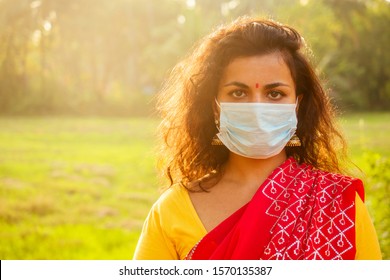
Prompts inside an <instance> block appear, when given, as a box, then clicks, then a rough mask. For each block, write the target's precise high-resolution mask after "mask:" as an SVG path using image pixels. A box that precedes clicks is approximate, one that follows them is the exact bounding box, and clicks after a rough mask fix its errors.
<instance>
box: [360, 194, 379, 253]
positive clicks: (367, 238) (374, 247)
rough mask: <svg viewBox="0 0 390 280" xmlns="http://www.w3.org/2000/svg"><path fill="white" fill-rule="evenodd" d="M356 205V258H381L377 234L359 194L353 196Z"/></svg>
mask: <svg viewBox="0 0 390 280" xmlns="http://www.w3.org/2000/svg"><path fill="white" fill-rule="evenodd" d="M355 205H356V218H355V223H356V224H355V230H356V255H355V259H356V260H381V259H382V254H381V251H380V247H379V242H378V238H377V234H376V232H375V228H374V225H373V223H372V221H371V218H370V216H369V213H368V211H367V208H366V206H365V205H364V203H363V201H362V200H361V198H360V196H359V195H356V198H355Z"/></svg>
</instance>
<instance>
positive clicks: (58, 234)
mask: <svg viewBox="0 0 390 280" xmlns="http://www.w3.org/2000/svg"><path fill="white" fill-rule="evenodd" d="M389 120H390V114H388V113H386V114H384V113H382V114H360V115H352V116H348V117H346V118H343V119H341V124H342V126H343V128H344V130H345V134H346V136H347V139H348V140H349V142H350V146H351V157H352V159H353V161H354V162H355V163H356V164H357V165H358V166H359V167H361V169H362V171H363V172H364V174H365V175H364V174H363V176H364V178H363V179H364V180H365V182H366V193H367V205H368V207H369V211H370V212H371V215H372V216H373V219H374V221H375V225H376V226H377V230H378V235H379V237H380V241H381V246H382V250H383V251H384V257H385V258H389V257H390V255H389V248H388V247H389V245H390V243H389V238H390V236H389V219H390V218H389V193H388V190H389V189H388V188H389V185H390V178H389V177H390V176H389V172H390V170H389V168H390V162H389V158H390V146H389V144H388V141H389V140H388V139H390V122H389ZM157 123H158V122H157V121H156V120H151V119H125V118H112V119H110V118H102V119H101V118H54V117H51V118H16V117H13V118H0V259H116V260H119V259H130V258H132V255H133V252H134V248H135V245H136V242H137V239H138V235H139V232H140V230H141V227H142V223H143V220H144V219H145V217H146V215H147V212H148V210H149V208H150V206H151V205H152V203H153V202H154V201H155V200H156V199H157V197H158V195H159V191H158V188H159V186H158V181H157V175H156V170H155V158H154V150H153V149H154V141H155V136H154V131H155V128H156V126H157ZM386 219H387V220H386ZM383 221H385V223H384V222H383ZM386 221H387V222H386ZM379 222H380V223H379Z"/></svg>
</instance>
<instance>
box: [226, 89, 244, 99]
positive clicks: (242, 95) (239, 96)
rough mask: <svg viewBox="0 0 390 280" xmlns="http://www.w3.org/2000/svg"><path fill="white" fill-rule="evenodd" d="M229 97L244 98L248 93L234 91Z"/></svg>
mask: <svg viewBox="0 0 390 280" xmlns="http://www.w3.org/2000/svg"><path fill="white" fill-rule="evenodd" d="M229 95H230V96H232V97H234V98H243V97H245V96H246V93H245V92H244V91H242V90H234V91H232V92H230V93H229Z"/></svg>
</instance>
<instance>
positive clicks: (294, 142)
mask: <svg viewBox="0 0 390 280" xmlns="http://www.w3.org/2000/svg"><path fill="white" fill-rule="evenodd" d="M301 145H302V144H301V140H300V139H299V137H298V136H297V135H296V134H294V135H293V136H292V137H291V139H290V140H289V141H288V142H287V144H286V147H300V146H301Z"/></svg>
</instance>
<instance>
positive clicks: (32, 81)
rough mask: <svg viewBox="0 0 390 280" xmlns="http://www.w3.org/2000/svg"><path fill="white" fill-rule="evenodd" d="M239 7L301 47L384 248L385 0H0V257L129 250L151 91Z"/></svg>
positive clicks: (146, 185)
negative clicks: (335, 113)
mask: <svg viewBox="0 0 390 280" xmlns="http://www.w3.org/2000/svg"><path fill="white" fill-rule="evenodd" d="M240 15H252V16H261V17H266V18H272V19H275V20H277V21H281V22H283V23H287V24H290V25H292V26H294V27H295V28H296V29H297V30H298V31H300V33H301V34H302V35H303V36H304V37H305V40H306V42H307V44H308V46H309V47H310V48H311V49H312V52H313V53H312V59H313V63H314V65H315V66H316V70H317V71H318V73H319V74H320V76H321V77H322V78H323V80H324V83H325V87H326V88H329V90H330V94H331V96H332V99H333V101H334V103H335V104H336V105H337V107H338V109H339V112H340V116H339V117H338V118H339V123H340V126H341V128H342V130H343V131H344V134H345V136H346V138H347V140H348V142H349V146H350V157H351V159H352V161H353V162H354V163H355V164H356V165H357V166H358V167H359V168H360V171H359V172H357V171H356V170H355V171H354V172H357V176H359V177H360V178H362V179H363V180H364V182H365V186H366V203H367V206H368V209H369V211H370V214H371V216H372V218H373V221H374V224H375V227H376V229H377V233H378V237H379V240H380V245H381V248H382V252H383V258H385V259H390V236H389V235H390V159H389V157H390V146H389V144H388V143H389V140H388V139H389V137H390V67H389V65H390V52H389V45H390V31H389V26H390V1H388V0H275V1H272V0H231V1H229V0H214V1H206V0H149V1H143V0H35V1H32V0H0V259H130V258H132V255H133V252H134V248H135V245H136V242H137V239H138V236H139V233H140V230H141V227H142V223H143V221H144V219H145V217H146V215H147V213H148V211H149V209H150V207H151V205H152V204H153V202H154V201H155V200H156V199H157V197H158V196H159V190H158V189H159V187H160V183H159V181H158V179H157V173H156V169H155V156H154V147H155V138H156V137H155V135H154V133H155V129H156V126H157V125H158V122H159V120H158V117H157V116H156V115H155V114H154V105H155V104H154V103H155V101H154V97H155V95H156V93H157V92H158V90H159V89H160V87H161V84H162V82H163V81H164V79H165V78H166V77H167V74H168V73H169V71H170V69H171V68H172V67H173V66H174V65H175V64H176V63H177V62H178V61H179V60H180V59H181V58H182V57H183V56H184V55H185V54H186V53H187V52H188V51H189V50H190V49H191V46H192V45H193V44H194V43H195V42H196V41H197V40H198V39H200V38H201V37H202V36H204V35H206V34H208V33H209V32H210V31H211V30H212V29H213V28H215V27H216V26H217V25H219V24H221V23H224V22H230V21H231V20H233V19H235V18H236V17H237V16H240Z"/></svg>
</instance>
